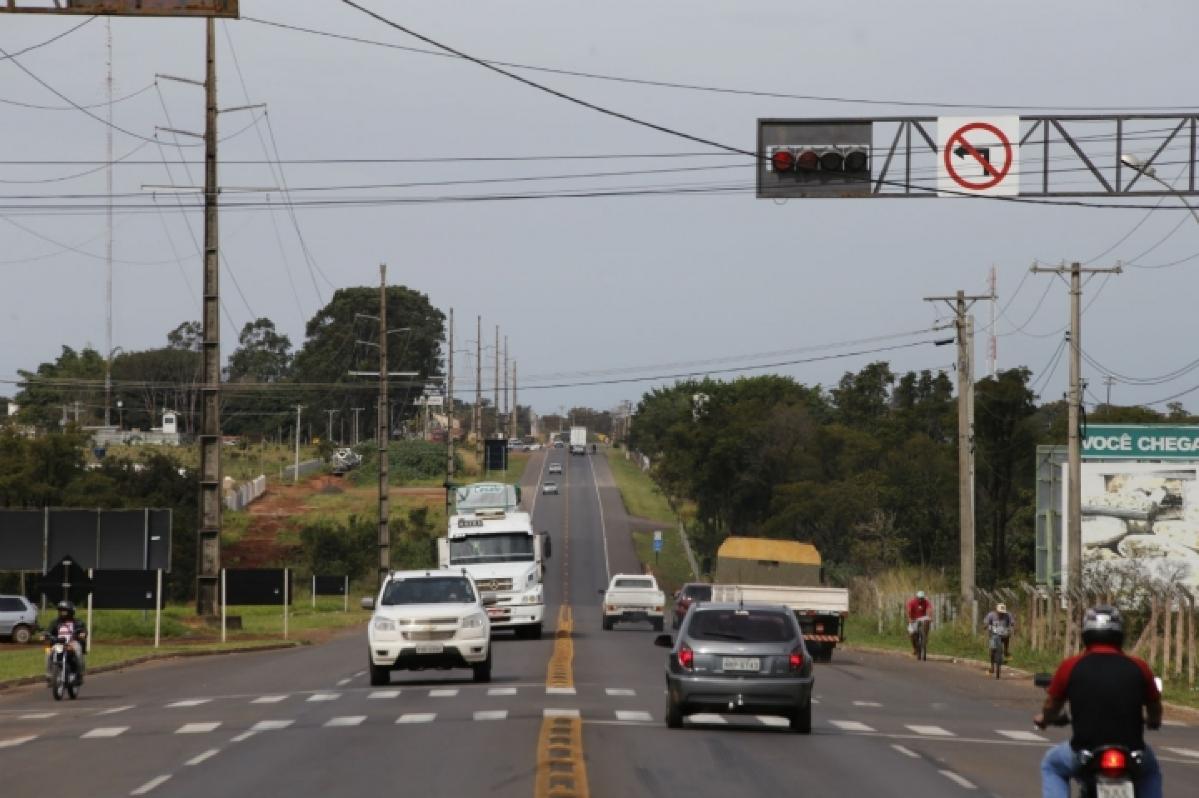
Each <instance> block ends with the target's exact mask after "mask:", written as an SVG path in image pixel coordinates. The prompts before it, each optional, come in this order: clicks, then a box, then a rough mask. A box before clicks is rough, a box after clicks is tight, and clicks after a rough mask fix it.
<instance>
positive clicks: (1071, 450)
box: [1029, 262, 1124, 589]
mask: <svg viewBox="0 0 1199 798" xmlns="http://www.w3.org/2000/svg"><path fill="white" fill-rule="evenodd" d="M1029 271H1031V272H1032V273H1033V274H1056V275H1059V276H1060V275H1064V274H1068V275H1070V390H1069V395H1068V396H1067V401H1068V402H1069V407H1070V412H1069V420H1068V421H1067V423H1068V425H1069V428H1068V429H1067V430H1066V444H1067V445H1066V448H1067V455H1066V459H1067V461H1068V466H1067V471H1068V476H1067V479H1066V482H1067V484H1066V579H1065V586H1066V587H1068V588H1071V589H1073V588H1078V587H1080V586H1081V585H1082V434H1081V433H1082V430H1081V428H1080V427H1081V421H1082V275H1083V274H1121V273H1123V271H1124V269H1123V268H1122V267H1121V266H1119V265H1116V266H1111V267H1105V268H1100V267H1093V266H1092V267H1084V266H1082V265H1080V264H1079V263H1077V262H1075V263H1071V264H1070V265H1069V266H1066V265H1065V264H1063V265H1061V266H1054V267H1052V268H1046V267H1044V266H1037V265H1036V264H1033V266H1032V267H1031V268H1030V269H1029Z"/></svg>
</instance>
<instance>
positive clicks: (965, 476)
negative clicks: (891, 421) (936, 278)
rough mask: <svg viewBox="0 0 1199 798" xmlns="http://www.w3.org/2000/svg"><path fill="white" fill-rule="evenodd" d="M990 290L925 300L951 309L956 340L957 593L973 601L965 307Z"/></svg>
mask: <svg viewBox="0 0 1199 798" xmlns="http://www.w3.org/2000/svg"><path fill="white" fill-rule="evenodd" d="M991 298H992V295H991V294H985V295H981V296H966V292H965V291H958V292H957V293H956V294H954V295H953V296H929V297H925V298H924V301H925V302H945V303H948V304H949V307H950V309H951V310H953V312H954V316H955V321H954V329H955V331H956V333H957V334H956V338H957V344H958V360H957V372H958V516H959V538H960V549H961V561H960V568H961V580H960V581H961V593H962V598H963V599H965V600H966V601H970V602H973V601H974V562H975V557H974V318H973V317H972V316H970V315H968V313H967V311H969V310H970V307H971V306H972V305H973V304H974V303H975V302H979V301H981V300H985V299H991Z"/></svg>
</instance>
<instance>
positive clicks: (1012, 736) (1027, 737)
mask: <svg viewBox="0 0 1199 798" xmlns="http://www.w3.org/2000/svg"><path fill="white" fill-rule="evenodd" d="M995 731H996V732H997V733H998V734H1002V735H1003V736H1004V737H1007V738H1008V739H1009V740H1020V741H1021V742H1025V743H1047V742H1049V740H1048V739H1046V738H1045V737H1042V736H1041V735H1039V734H1037V733H1036V732H1030V731H1027V730H1024V729H1014V730H1013V729H996V730H995Z"/></svg>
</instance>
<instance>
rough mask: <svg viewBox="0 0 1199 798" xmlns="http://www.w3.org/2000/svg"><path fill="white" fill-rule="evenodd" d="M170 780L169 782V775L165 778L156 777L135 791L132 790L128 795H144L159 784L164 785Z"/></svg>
mask: <svg viewBox="0 0 1199 798" xmlns="http://www.w3.org/2000/svg"><path fill="white" fill-rule="evenodd" d="M170 780H171V775H170V774H169V773H168V774H167V775H165V776H156V777H155V778H152V779H150V780H149V781H147V782H146V783H145V784H143V785H142V786H140V787H138V788H137V789H136V790H134V791H133V792H131V793H129V794H130V795H145V794H146V793H148V792H150V790H152V789H154V788H155V787H158V786H159V785H161V784H165V783H166V782H168V781H170Z"/></svg>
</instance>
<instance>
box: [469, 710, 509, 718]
mask: <svg viewBox="0 0 1199 798" xmlns="http://www.w3.org/2000/svg"><path fill="white" fill-rule="evenodd" d="M507 717H508V710H506V709H483V710H479V711H478V712H476V713H475V715H474V718H475V720H505V719H507Z"/></svg>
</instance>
